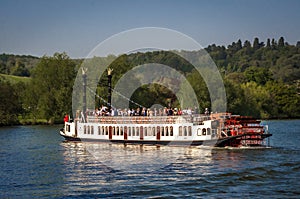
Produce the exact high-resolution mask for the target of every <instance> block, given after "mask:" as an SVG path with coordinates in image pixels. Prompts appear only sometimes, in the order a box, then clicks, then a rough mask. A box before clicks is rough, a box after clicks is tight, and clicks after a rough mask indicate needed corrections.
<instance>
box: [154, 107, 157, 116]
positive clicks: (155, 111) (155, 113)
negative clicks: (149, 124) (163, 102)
mask: <svg viewBox="0 0 300 199" xmlns="http://www.w3.org/2000/svg"><path fill="white" fill-rule="evenodd" d="M157 114H158V112H157V109H156V108H154V111H153V116H157Z"/></svg>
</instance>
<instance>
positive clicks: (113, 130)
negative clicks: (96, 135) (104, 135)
mask: <svg viewBox="0 0 300 199" xmlns="http://www.w3.org/2000/svg"><path fill="white" fill-rule="evenodd" d="M112 132H113V133H112V134H113V135H116V131H115V127H114V126H113V127H112Z"/></svg>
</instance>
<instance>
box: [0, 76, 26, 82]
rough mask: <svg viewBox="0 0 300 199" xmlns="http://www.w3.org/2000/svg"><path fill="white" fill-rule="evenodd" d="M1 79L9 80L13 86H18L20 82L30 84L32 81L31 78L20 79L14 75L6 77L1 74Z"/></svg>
mask: <svg viewBox="0 0 300 199" xmlns="http://www.w3.org/2000/svg"><path fill="white" fill-rule="evenodd" d="M0 79H2V80H7V81H9V82H10V83H11V84H17V83H19V82H23V83H28V82H29V81H30V80H31V78H30V77H20V76H14V75H6V74H0Z"/></svg>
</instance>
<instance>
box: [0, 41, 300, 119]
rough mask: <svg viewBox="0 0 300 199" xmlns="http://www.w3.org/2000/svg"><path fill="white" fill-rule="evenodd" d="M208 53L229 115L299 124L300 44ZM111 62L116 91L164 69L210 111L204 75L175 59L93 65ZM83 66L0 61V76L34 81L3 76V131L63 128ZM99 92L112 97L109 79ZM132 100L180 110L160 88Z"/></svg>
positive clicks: (164, 56)
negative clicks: (131, 78) (144, 68)
mask: <svg viewBox="0 0 300 199" xmlns="http://www.w3.org/2000/svg"><path fill="white" fill-rule="evenodd" d="M205 50H206V51H207V52H208V53H209V55H210V56H211V58H212V59H213V60H214V62H215V63H216V65H217V67H218V69H219V71H220V72H221V74H222V78H223V81H224V85H225V88H226V96H227V110H228V111H229V112H232V113H234V114H242V115H252V116H254V117H258V118H266V119H269V118H300V106H299V105H300V90H299V85H300V43H299V42H298V43H297V44H296V45H290V44H288V43H287V42H285V40H284V38H283V37H281V38H279V40H278V41H277V40H275V39H267V41H266V44H265V43H264V42H261V41H259V39H258V38H254V40H253V42H250V41H247V40H246V41H244V42H242V41H241V40H238V41H236V42H232V44H230V45H228V46H227V47H225V46H217V45H215V44H212V45H209V46H208V47H207V48H205ZM188 53H189V56H191V58H197V56H198V54H199V53H198V52H188ZM197 53H198V54H197ZM107 60H114V61H113V62H112V63H111V64H110V66H109V67H110V68H113V69H114V73H113V79H112V85H113V86H115V85H116V83H117V82H118V80H119V79H120V78H121V77H122V75H123V74H125V73H126V72H127V71H129V70H130V69H131V68H133V67H135V66H138V65H141V64H145V63H161V64H164V65H167V66H170V67H172V68H174V69H176V70H178V71H180V72H181V73H182V74H183V75H184V76H185V77H186V78H187V80H188V81H189V82H190V84H191V85H192V87H193V89H194V91H195V92H196V94H197V99H198V102H199V105H200V110H201V109H202V110H203V109H204V108H205V107H210V105H211V102H210V98H209V92H208V89H207V86H206V84H205V82H204V81H203V78H202V77H201V75H200V74H199V73H198V72H197V71H196V70H195V69H194V68H193V66H192V65H191V64H190V63H188V62H187V61H186V60H184V59H182V58H181V57H179V56H178V55H177V54H176V53H173V52H165V51H154V52H145V53H141V52H138V53H134V54H129V55H126V54H125V55H121V56H119V57H116V56H108V57H94V58H91V59H89V60H88V61H89V62H90V63H93V64H94V65H95V66H97V65H101V64H103V63H106V62H107ZM82 61H83V60H78V59H77V60H75V59H71V58H70V57H69V56H68V55H67V54H66V53H55V54H54V55H53V56H43V57H41V58H36V57H32V56H17V55H6V54H2V55H0V73H1V74H9V75H17V76H29V77H30V81H17V82H11V81H9V79H8V78H7V77H6V76H5V77H4V76H0V90H1V94H0V125H9V124H18V123H20V122H21V123H26V121H30V123H34V122H38V120H39V119H44V121H45V122H48V123H53V122H61V121H62V118H63V115H64V114H66V113H69V114H70V113H71V111H72V89H73V84H74V79H75V77H76V75H77V72H78V69H79V67H80V65H81V63H82ZM105 67H107V66H105ZM166 81H167V80H166ZM96 92H97V94H98V95H100V96H102V97H103V98H106V97H107V85H106V77H105V74H104V75H103V76H102V77H100V79H99V82H98V87H97V88H96ZM131 100H132V101H135V102H138V104H142V105H143V106H145V107H151V106H152V105H153V104H161V105H163V106H167V105H168V104H169V103H170V101H172V104H173V106H179V105H180V102H179V101H178V99H176V96H174V93H172V92H171V91H170V90H169V89H168V88H167V87H164V86H161V85H159V84H149V85H143V86H141V87H140V88H139V89H137V90H136V91H135V92H134V93H133V95H132V96H131ZM95 101H96V106H100V105H102V104H103V103H104V102H102V101H101V100H99V99H97V98H95ZM130 106H131V107H135V106H136V105H135V104H130ZM89 108H95V107H89ZM24 121H25V122H24Z"/></svg>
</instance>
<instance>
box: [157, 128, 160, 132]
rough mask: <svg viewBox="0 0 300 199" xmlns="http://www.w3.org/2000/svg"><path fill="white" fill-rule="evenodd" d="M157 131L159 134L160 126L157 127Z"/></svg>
mask: <svg viewBox="0 0 300 199" xmlns="http://www.w3.org/2000/svg"><path fill="white" fill-rule="evenodd" d="M157 133H158V134H159V133H160V127H159V126H158V127H157Z"/></svg>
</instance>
